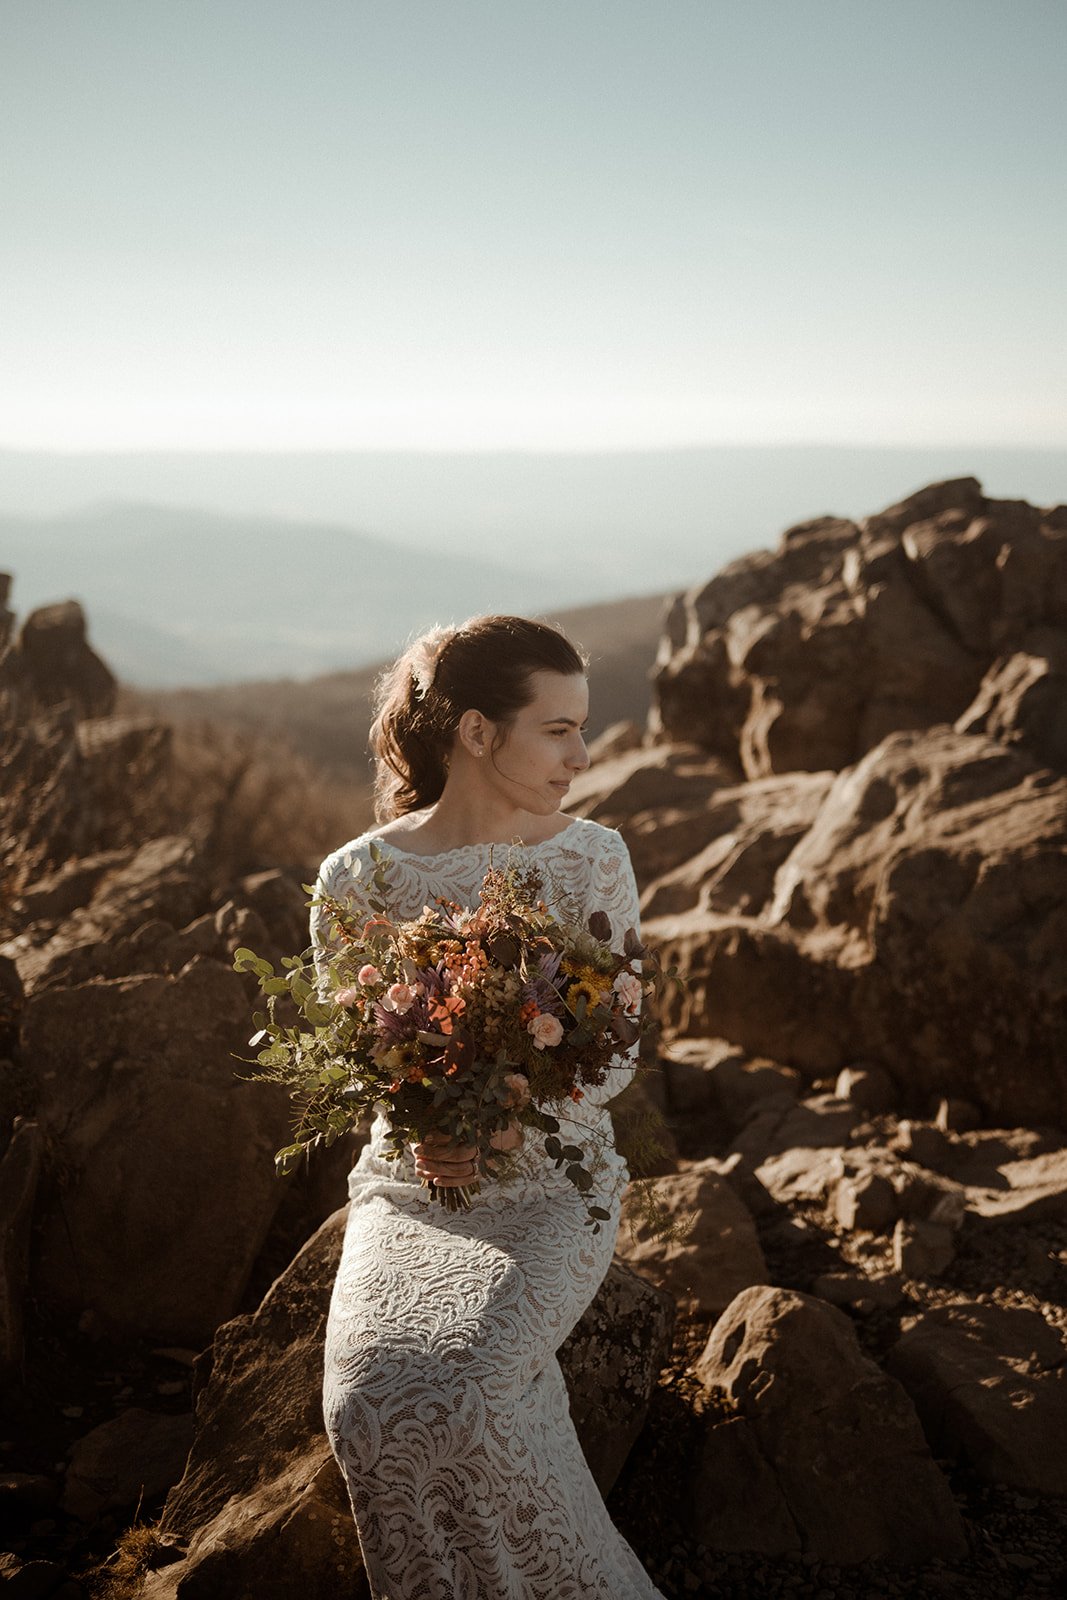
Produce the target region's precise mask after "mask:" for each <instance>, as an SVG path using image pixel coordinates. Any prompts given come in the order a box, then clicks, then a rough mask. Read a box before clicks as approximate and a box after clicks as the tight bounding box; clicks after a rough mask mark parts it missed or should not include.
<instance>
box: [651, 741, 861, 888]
mask: <svg viewBox="0 0 1067 1600" xmlns="http://www.w3.org/2000/svg"><path fill="white" fill-rule="evenodd" d="M832 781H833V774H832V773H826V772H818V773H788V774H783V775H781V776H775V777H768V778H762V779H756V780H754V781H752V782H749V783H742V784H737V783H733V784H727V785H723V784H721V783H714V782H712V783H709V785H708V789H707V793H706V794H705V797H704V801H703V806H702V808H701V811H700V812H699V813H698V814H696V815H695V816H689V815H683V816H682V817H681V818H678V819H676V820H673V821H672V820H671V813H670V812H669V811H668V812H667V813H666V814H663V813H657V814H654V815H655V816H656V821H655V824H654V828H653V829H650V839H649V843H648V846H647V847H646V849H645V852H644V858H643V859H642V860H641V865H640V870H641V876H640V880H639V881H641V882H642V883H645V882H647V883H648V887H647V888H646V889H645V892H644V894H643V896H642V910H643V912H644V914H645V915H646V916H648V917H664V916H677V915H678V914H679V913H681V912H684V911H689V910H707V911H714V912H717V913H720V914H723V915H735V914H740V915H743V916H757V915H759V913H760V912H761V911H762V910H763V908H764V907H765V906H766V905H768V904H769V902H770V900H771V899H772V897H773V894H774V882H775V876H776V874H777V872H778V870H779V868H780V867H781V865H782V863H783V862H784V861H786V860H787V859H788V857H789V854H790V851H791V850H792V849H793V847H794V845H795V844H796V843H797V841H798V840H799V839H801V838H803V836H804V834H805V833H806V832H807V830H808V829H809V828H810V827H811V825H812V823H813V822H814V821H815V818H816V816H817V815H818V811H819V807H820V806H821V805H822V803H823V801H824V799H825V798H826V793H827V791H828V789H829V787H830V784H831V782H832ZM624 832H625V833H626V837H627V839H629V838H630V837H631V836H632V834H633V832H634V828H633V824H632V823H628V824H627V825H626V826H625V828H624ZM652 840H654V841H655V850H654V853H653V846H652ZM636 865H637V863H636V862H635V867H636Z"/></svg>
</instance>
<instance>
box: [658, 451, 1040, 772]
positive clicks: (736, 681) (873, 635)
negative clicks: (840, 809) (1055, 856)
mask: <svg viewBox="0 0 1067 1600" xmlns="http://www.w3.org/2000/svg"><path fill="white" fill-rule="evenodd" d="M1035 628H1044V629H1045V630H1051V633H1052V634H1053V635H1056V636H1062V635H1063V633H1064V631H1065V630H1067V507H1064V506H1056V507H1053V508H1051V509H1046V510H1043V509H1041V508H1039V507H1035V506H1030V505H1028V504H1026V502H1025V501H1013V500H994V499H991V498H989V497H987V496H985V495H983V493H982V488H981V484H980V483H979V482H978V480H977V479H975V478H959V479H955V480H951V481H947V482H943V483H934V484H930V485H928V486H926V487H925V488H923V489H920V490H918V491H917V492H916V493H915V494H912V495H909V496H908V497H907V499H905V500H903V501H901V502H900V503H899V504H897V505H894V506H890V507H888V508H887V509H886V510H885V511H883V512H880V513H878V514H877V515H874V516H870V517H867V518H865V519H863V520H862V521H859V522H852V521H849V520H847V519H844V518H839V517H830V516H826V517H818V518H814V519H812V520H810V521H807V522H803V523H799V524H797V525H795V526H793V527H790V528H787V529H786V530H785V532H784V533H783V534H782V536H781V539H780V541H779V545H778V548H777V549H776V550H774V551H770V550H756V551H753V552H751V553H750V554H747V555H744V556H741V557H739V558H738V559H737V560H736V561H733V562H731V563H730V564H729V565H728V566H727V567H725V568H723V570H722V571H721V572H719V573H717V574H716V576H715V577H714V578H712V579H711V581H710V582H709V583H706V584H704V585H702V586H700V587H697V588H694V589H692V590H691V591H689V593H687V594H686V595H684V596H683V597H681V599H680V600H679V601H678V602H676V604H675V607H674V608H673V609H672V611H671V612H670V613H669V614H668V618H667V622H666V627H665V634H664V642H663V646H662V648H661V652H660V658H659V662H658V666H657V671H656V676H655V704H654V706H653V710H652V714H651V717H650V723H649V731H650V735H651V737H652V738H653V739H655V740H656V741H658V742H662V743H668V742H677V741H685V742H687V743H693V742H695V743H697V744H699V745H700V746H702V747H703V748H704V749H705V750H707V751H708V752H710V753H711V754H712V755H714V756H716V757H717V758H718V759H720V760H721V761H723V762H724V763H726V764H728V765H733V766H739V767H740V769H741V771H742V773H743V774H744V776H745V777H747V778H762V777H765V776H767V775H768V774H769V773H782V772H788V771H794V770H798V769H802V770H806V771H812V772H818V771H821V770H823V769H827V768H831V769H834V770H840V769H841V768H843V767H846V766H849V765H851V764H852V763H854V762H855V761H856V760H857V759H858V758H859V757H860V756H862V755H863V753H864V752H865V751H866V750H868V749H870V748H871V747H872V746H873V745H875V744H878V743H879V742H880V741H881V740H882V739H883V738H885V736H886V734H888V733H890V732H892V731H894V730H897V729H923V728H929V727H932V726H934V725H935V724H937V723H946V722H947V723H951V722H954V721H955V720H956V719H957V718H958V717H960V716H962V715H963V714H964V713H966V712H967V711H968V708H969V707H971V705H972V703H973V702H975V701H976V699H978V698H979V696H980V691H981V690H982V685H983V680H984V679H985V676H986V674H987V673H988V672H989V671H990V669H994V670H996V669H995V664H996V663H998V662H1001V663H1002V662H1003V661H1004V660H1005V658H1008V659H1010V658H1011V656H1012V655H1013V654H1015V653H1016V652H1018V651H1020V650H1022V651H1028V652H1029V653H1031V654H1034V653H1036V652H1041V654H1042V658H1043V659H1047V660H1049V661H1050V663H1051V670H1052V671H1053V672H1055V671H1057V670H1058V667H1056V665H1055V663H1056V661H1057V660H1058V657H1057V655H1056V650H1057V641H1056V638H1050V637H1049V636H1048V632H1046V633H1045V634H1042V635H1040V636H1039V637H1038V638H1037V639H1035V638H1034V636H1033V630H1034V629H1035ZM987 698H988V693H987ZM1015 726H1016V730H1017V732H1018V734H1019V736H1020V737H1023V738H1025V737H1026V736H1027V731H1028V723H1027V718H1026V717H1025V716H1024V717H1021V718H1019V719H1017V721H1016V724H1015ZM1040 737H1041V758H1042V759H1048V758H1049V757H1050V756H1054V755H1055V752H1056V750H1057V749H1059V748H1060V747H1059V744H1058V743H1057V741H1056V740H1055V739H1052V740H1049V739H1048V738H1046V737H1045V736H1044V734H1043V733H1042V735H1041V736H1040ZM1061 770H1062V769H1061Z"/></svg>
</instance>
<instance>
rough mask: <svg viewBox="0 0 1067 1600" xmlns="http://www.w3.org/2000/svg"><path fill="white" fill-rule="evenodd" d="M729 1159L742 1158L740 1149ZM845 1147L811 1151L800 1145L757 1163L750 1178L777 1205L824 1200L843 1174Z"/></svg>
mask: <svg viewBox="0 0 1067 1600" xmlns="http://www.w3.org/2000/svg"><path fill="white" fill-rule="evenodd" d="M729 1159H731V1160H736V1161H741V1160H742V1159H743V1158H742V1156H741V1154H740V1152H739V1151H735V1152H734V1155H733V1156H732V1157H730V1158H729ZM845 1171H846V1168H845V1152H844V1150H811V1149H809V1148H807V1146H805V1145H800V1146H798V1147H797V1148H796V1149H793V1150H783V1151H781V1152H780V1153H779V1154H777V1155H771V1156H768V1157H767V1158H766V1160H764V1161H760V1162H758V1163H757V1165H756V1166H755V1168H754V1169H753V1177H754V1179H755V1181H756V1182H757V1183H759V1184H760V1185H761V1187H762V1188H763V1189H764V1191H765V1193H767V1194H769V1195H771V1196H772V1197H773V1199H774V1201H777V1202H778V1203H779V1204H780V1205H795V1204H800V1205H804V1204H809V1203H811V1202H813V1201H814V1202H823V1201H826V1200H827V1199H828V1198H829V1196H830V1195H831V1194H832V1193H833V1192H834V1191H835V1190H836V1189H837V1186H838V1184H839V1183H840V1182H841V1180H842V1179H843V1178H844V1176H845Z"/></svg>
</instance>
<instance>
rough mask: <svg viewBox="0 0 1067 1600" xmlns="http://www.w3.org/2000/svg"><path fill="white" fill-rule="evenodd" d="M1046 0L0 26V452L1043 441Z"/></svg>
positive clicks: (585, 1)
mask: <svg viewBox="0 0 1067 1600" xmlns="http://www.w3.org/2000/svg"><path fill="white" fill-rule="evenodd" d="M1065 69H1067V3H1065V0H1004V3H999V0H703V3H697V0H537V3H534V0H330V3H326V0H2V4H0V129H2V134H0V138H2V149H0V216H2V218H3V224H2V233H0V297H2V298H0V445H8V446H26V447H33V448H36V447H55V448H68V447H74V448H94V449H95V448H122V447H141V446H144V447H150V446H163V447H214V446H219V447H222V446H229V447H252V448H280V447H286V446H288V447H299V448H304V447H311V446H324V447H337V448H360V447H381V446H386V447H402V446H420V447H421V446H425V447H431V448H461V449H467V448H498V447H515V446H517V447H521V448H527V447H528V448H562V449H576V448H600V447H608V448H616V447H619V448H621V447H627V446H633V445H648V446H656V445H663V444H678V443H683V444H692V443H716V442H723V443H729V442H736V441H747V442H769V441H787V442H807V441H824V442H863V443H880V444H903V443H922V444H952V443H955V442H957V441H958V442H968V443H987V444H1030V445H1035V446H1037V445H1045V446H1052V447H1055V446H1063V445H1064V444H1065V443H1067V360H1065V355H1067V350H1065V339H1064V309H1063V308H1064V299H1065V297H1064V287H1063V286H1064V284H1065V283H1067V94H1065V92H1064V84H1065V81H1067V71H1065Z"/></svg>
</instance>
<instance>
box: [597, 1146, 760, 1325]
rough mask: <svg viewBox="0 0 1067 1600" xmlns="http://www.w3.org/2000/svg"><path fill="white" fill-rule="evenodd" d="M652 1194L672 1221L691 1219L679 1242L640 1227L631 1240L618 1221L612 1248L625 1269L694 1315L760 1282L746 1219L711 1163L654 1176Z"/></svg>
mask: <svg viewBox="0 0 1067 1600" xmlns="http://www.w3.org/2000/svg"><path fill="white" fill-rule="evenodd" d="M655 1195H656V1199H657V1201H658V1202H659V1203H660V1204H661V1205H662V1206H664V1207H665V1208H666V1210H667V1211H668V1212H669V1213H670V1216H671V1218H672V1219H673V1220H675V1221H684V1220H691V1221H692V1227H691V1230H690V1232H689V1234H688V1236H687V1237H686V1238H685V1239H684V1240H683V1241H682V1243H680V1244H678V1243H675V1244H663V1243H662V1242H661V1241H659V1240H657V1239H654V1238H651V1237H650V1236H649V1234H648V1230H647V1228H645V1227H644V1226H643V1225H642V1226H640V1227H638V1228H637V1230H636V1238H631V1236H630V1234H629V1231H628V1229H627V1228H626V1226H625V1225H624V1226H623V1227H622V1228H621V1229H620V1230H619V1240H618V1243H617V1245H616V1247H615V1250H616V1255H617V1256H618V1257H619V1259H620V1260H622V1261H623V1262H625V1264H626V1265H627V1266H628V1267H632V1269H633V1270H634V1271H635V1272H637V1273H639V1274H640V1275H641V1276H642V1277H644V1278H647V1279H648V1280H649V1281H650V1282H651V1283H654V1284H655V1285H656V1287H657V1288H660V1289H665V1290H666V1291H667V1293H668V1294H670V1295H671V1296H673V1298H674V1299H675V1301H676V1302H677V1303H678V1304H679V1305H680V1306H682V1307H683V1308H684V1309H686V1310H687V1311H689V1312H690V1313H691V1314H695V1315H697V1316H714V1315H716V1314H717V1313H718V1312H720V1311H722V1310H723V1309H724V1308H725V1307H726V1306H727V1305H729V1303H730V1301H731V1300H732V1299H733V1298H734V1296H735V1295H736V1294H737V1293H738V1292H739V1290H741V1289H743V1288H745V1287H746V1286H747V1285H748V1284H752V1283H766V1281H767V1266H766V1262H765V1261H764V1259H763V1252H762V1250H761V1249H760V1246H759V1240H758V1238H757V1237H756V1229H755V1224H754V1223H753V1221H752V1217H751V1215H750V1213H749V1211H748V1210H747V1208H746V1207H745V1205H744V1204H743V1203H742V1201H741V1200H740V1199H739V1198H738V1196H737V1195H736V1194H735V1193H734V1191H733V1189H732V1188H731V1187H730V1185H729V1183H728V1182H727V1181H726V1180H725V1178H723V1177H722V1176H721V1175H720V1174H719V1172H717V1171H716V1170H715V1167H714V1166H713V1165H712V1164H710V1163H707V1162H698V1163H696V1164H694V1165H693V1166H691V1167H689V1168H688V1170H686V1171H684V1172H679V1173H672V1174H669V1175H667V1176H666V1177H662V1178H657V1179H656V1180H655Z"/></svg>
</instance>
